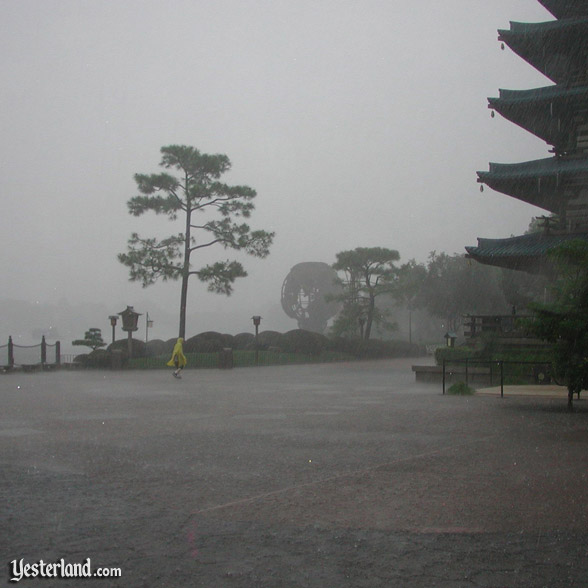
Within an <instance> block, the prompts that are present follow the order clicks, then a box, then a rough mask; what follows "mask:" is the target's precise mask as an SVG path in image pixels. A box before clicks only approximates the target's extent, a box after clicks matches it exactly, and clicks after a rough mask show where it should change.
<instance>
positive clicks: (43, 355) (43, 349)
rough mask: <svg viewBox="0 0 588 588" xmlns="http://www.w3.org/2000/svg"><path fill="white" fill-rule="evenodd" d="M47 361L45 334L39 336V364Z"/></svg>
mask: <svg viewBox="0 0 588 588" xmlns="http://www.w3.org/2000/svg"><path fill="white" fill-rule="evenodd" d="M46 363H47V341H45V335H43V336H42V337H41V365H45V364H46Z"/></svg>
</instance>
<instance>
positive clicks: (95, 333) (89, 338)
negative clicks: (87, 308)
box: [71, 328, 106, 351]
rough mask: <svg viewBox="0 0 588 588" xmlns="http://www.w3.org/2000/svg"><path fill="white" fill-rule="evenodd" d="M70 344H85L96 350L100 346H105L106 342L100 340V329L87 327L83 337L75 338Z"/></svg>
mask: <svg viewBox="0 0 588 588" xmlns="http://www.w3.org/2000/svg"><path fill="white" fill-rule="evenodd" d="M71 344H72V345H85V346H86V347H90V348H91V349H92V351H96V349H99V348H100V347H105V346H106V343H105V342H104V341H103V340H102V331H101V330H100V329H95V328H91V329H88V330H87V331H86V332H85V334H84V338H83V339H76V340H75V341H72V342H71Z"/></svg>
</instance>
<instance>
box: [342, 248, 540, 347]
mask: <svg viewBox="0 0 588 588" xmlns="http://www.w3.org/2000/svg"><path fill="white" fill-rule="evenodd" d="M336 257H337V260H336V262H335V263H334V264H333V268H334V269H335V270H337V271H338V272H339V276H340V277H339V283H340V285H341V288H342V294H341V295H339V296H338V297H337V298H338V299H339V301H340V302H341V303H342V310H341V312H340V313H339V315H338V316H337V317H336V319H335V321H334V323H333V326H332V334H333V335H335V336H349V337H359V338H362V339H365V340H368V339H370V337H371V336H372V334H373V331H374V329H377V331H378V333H382V332H385V331H393V330H394V329H395V328H397V325H396V324H395V322H394V320H393V317H394V314H395V311H396V310H397V309H398V307H403V308H405V309H407V310H408V311H409V312H412V311H416V310H424V311H426V312H427V313H429V315H431V316H432V317H436V318H438V319H440V320H441V321H442V322H443V324H444V325H445V328H446V329H447V330H449V331H455V332H457V331H458V330H459V328H460V327H461V323H462V320H463V317H464V316H465V315H467V314H510V313H511V312H512V311H513V309H514V310H516V311H517V312H525V310H526V309H527V308H528V307H529V305H530V304H531V303H533V302H536V301H541V300H543V298H544V295H545V292H546V288H547V279H546V278H545V277H543V276H539V275H532V274H528V273H525V272H521V271H514V270H507V269H502V268H498V267H493V266H486V265H482V264H479V263H477V262H475V261H472V260H470V259H468V258H467V257H466V255H465V254H454V255H449V254H447V253H437V252H436V251H433V252H431V254H430V255H429V258H428V260H427V262H426V263H417V262H416V261H415V260H410V261H408V262H407V263H404V264H402V265H396V262H397V261H398V260H399V258H400V255H399V253H398V251H395V250H392V249H385V248H381V247H374V248H362V247H359V248H357V249H354V250H351V251H343V252H341V253H338V254H337V256H336Z"/></svg>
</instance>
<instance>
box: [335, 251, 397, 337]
mask: <svg viewBox="0 0 588 588" xmlns="http://www.w3.org/2000/svg"><path fill="white" fill-rule="evenodd" d="M336 257H337V261H336V262H335V263H334V264H333V269H335V270H336V271H340V272H343V274H344V278H339V283H340V284H341V287H342V289H343V294H341V295H340V296H336V297H335V299H337V300H341V301H342V302H343V309H342V311H341V313H340V314H339V316H338V317H337V319H336V320H335V323H334V325H333V331H334V332H335V334H342V333H343V332H345V331H351V332H356V330H357V326H358V325H360V329H361V331H363V332H362V333H361V335H362V336H363V338H364V339H365V340H366V341H367V340H368V339H369V338H370V335H371V332H372V327H373V326H374V324H379V325H381V326H383V327H384V328H388V329H393V328H394V326H395V325H394V324H393V323H391V322H389V321H387V316H386V313H385V312H383V311H381V310H380V309H378V307H377V306H376V298H377V297H378V296H382V295H383V294H391V293H392V292H393V291H394V288H395V280H396V278H397V274H398V268H397V267H396V266H395V265H394V262H395V261H398V260H399V259H400V255H399V253H398V251H395V250H394V249H385V248H383V247H357V248H356V249H353V250H350V251H341V252H340V253H337V256H336Z"/></svg>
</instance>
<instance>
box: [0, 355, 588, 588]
mask: <svg viewBox="0 0 588 588" xmlns="http://www.w3.org/2000/svg"><path fill="white" fill-rule="evenodd" d="M411 363H412V362H411V361H410V360H394V361H379V362H359V363H341V364H332V365H314V366H287V367H275V368H274V367H264V368H248V369H235V370H225V371H220V370H186V372H185V373H184V376H183V379H182V380H174V379H173V378H172V376H171V373H169V372H168V371H150V372H147V371H141V372H100V371H89V372H66V371H62V372H56V373H38V374H18V373H13V374H9V375H5V376H2V377H0V398H1V399H2V414H1V416H0V472H1V473H0V497H1V499H2V500H1V506H0V520H2V521H3V524H2V527H3V533H2V534H1V535H0V554H1V555H2V559H3V560H4V562H5V564H8V563H9V562H11V561H12V560H14V559H17V560H20V559H21V558H23V559H24V561H25V562H29V563H34V562H37V561H39V560H41V559H43V560H44V561H46V562H47V561H59V560H60V559H61V558H64V560H65V561H67V562H72V563H74V562H83V561H85V560H86V559H87V558H91V562H92V566H107V567H120V569H121V571H122V577H121V578H120V579H114V578H110V579H109V580H108V583H107V584H105V582H106V581H105V580H104V579H96V580H84V585H93V584H99V583H100V585H102V586H104V585H108V586H188V585H190V586H204V587H218V586H220V587H223V586H239V587H244V588H245V587H247V588H249V587H258V586H267V587H270V586H271V587H274V586H275V587H282V586H283V587H298V586H300V587H304V586H309V587H315V586H316V587H328V586H333V587H347V586H348V587H362V586H366V587H377V586H400V587H402V586H407V587H409V586H410V587H413V586H414V587H421V586H423V587H424V586H442V587H460V586H468V587H469V586H472V587H476V586H483V587H498V586H513V587H514V586H517V587H518V586H549V587H550V588H551V587H557V586H586V585H587V584H588V557H587V555H588V542H587V539H588V484H587V476H588V451H587V449H588V403H586V402H585V401H584V400H580V401H579V402H577V403H576V412H574V413H572V414H570V413H569V412H568V411H567V410H566V400H565V398H564V397H562V398H559V397H557V395H556V396H555V397H547V396H537V395H532V394H529V393H527V395H521V396H518V395H517V396H515V395H512V394H511V395H507V396H506V397H505V398H503V399H501V398H499V397H496V396H495V395H481V394H480V395H476V396H473V397H454V396H442V395H441V387H440V386H436V385H424V384H417V383H415V381H414V374H413V373H412V372H411ZM4 570H5V574H6V575H5V578H0V585H3V584H1V582H2V581H3V580H5V584H6V585H21V586H48V585H51V586H77V585H79V580H78V581H76V580H67V579H54V580H47V579H43V580H42V579H40V578H36V579H35V578H24V579H23V580H22V581H21V582H19V583H18V584H10V583H9V582H8V580H9V568H8V566H7V565H6V567H5V568H4Z"/></svg>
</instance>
